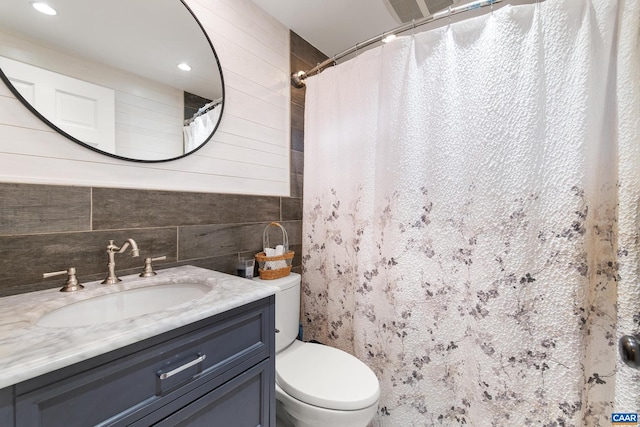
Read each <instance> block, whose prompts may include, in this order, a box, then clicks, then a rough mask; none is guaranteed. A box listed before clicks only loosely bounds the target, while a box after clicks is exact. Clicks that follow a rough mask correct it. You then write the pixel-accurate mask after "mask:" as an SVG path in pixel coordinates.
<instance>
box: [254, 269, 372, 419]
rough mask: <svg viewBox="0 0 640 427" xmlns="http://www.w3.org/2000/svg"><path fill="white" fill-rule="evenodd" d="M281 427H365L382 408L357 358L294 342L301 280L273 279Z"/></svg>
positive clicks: (369, 373)
mask: <svg viewBox="0 0 640 427" xmlns="http://www.w3.org/2000/svg"><path fill="white" fill-rule="evenodd" d="M254 280H256V281H260V282H264V283H265V284H269V285H273V286H277V287H279V288H280V291H279V292H278V293H277V294H276V417H277V422H276V424H277V427H327V426H331V427H366V426H367V425H368V424H369V422H370V421H371V420H372V419H373V417H374V415H375V414H376V411H377V409H378V399H379V397H380V386H379V384H378V379H377V378H376V375H375V374H374V373H373V371H371V369H369V367H368V366H367V365H365V364H364V363H363V362H361V361H360V360H358V359H357V358H356V357H354V356H352V355H350V354H349V353H346V352H344V351H342V350H338V349H336V348H333V347H329V346H326V345H321V344H313V343H305V342H302V341H299V340H297V339H296V337H297V336H298V322H299V316H300V275H299V274H296V273H291V274H290V275H289V276H287V277H283V278H282V279H275V280H264V281H263V280H261V279H260V278H256V279H254Z"/></svg>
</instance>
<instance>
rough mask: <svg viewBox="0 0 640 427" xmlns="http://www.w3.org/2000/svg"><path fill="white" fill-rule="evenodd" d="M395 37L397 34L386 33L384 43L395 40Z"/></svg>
mask: <svg viewBox="0 0 640 427" xmlns="http://www.w3.org/2000/svg"><path fill="white" fill-rule="evenodd" d="M395 38H396V35H395V34H389V35H386V36H384V37H383V38H382V43H391V42H392V41H393V40H395Z"/></svg>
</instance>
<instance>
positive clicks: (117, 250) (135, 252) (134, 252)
mask: <svg viewBox="0 0 640 427" xmlns="http://www.w3.org/2000/svg"><path fill="white" fill-rule="evenodd" d="M129 246H131V256H132V257H137V256H140V249H138V245H137V243H136V241H135V240H133V239H127V241H126V242H124V243H123V244H122V246H121V247H117V246H116V245H114V244H113V240H109V244H108V245H107V255H108V256H109V264H107V267H108V269H109V272H108V275H107V278H106V279H104V280H103V281H102V282H101V283H102V284H103V285H112V284H114V283H118V282H122V280H120V279H118V276H116V260H115V257H116V254H121V253H124V251H126V250H127V248H128V247H129Z"/></svg>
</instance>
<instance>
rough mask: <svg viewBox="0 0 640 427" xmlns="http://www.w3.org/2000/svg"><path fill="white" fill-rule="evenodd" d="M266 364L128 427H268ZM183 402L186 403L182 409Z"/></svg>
mask: <svg viewBox="0 0 640 427" xmlns="http://www.w3.org/2000/svg"><path fill="white" fill-rule="evenodd" d="M269 364H270V361H269V360H264V361H263V362H261V363H260V364H258V365H256V366H254V367H253V368H251V369H249V370H247V371H245V372H243V373H242V374H240V375H238V376H237V377H236V378H234V379H232V380H231V381H228V382H227V383H225V384H223V385H221V386H220V387H218V388H216V389H215V390H213V391H210V392H209V393H206V394H200V397H199V398H197V399H188V398H187V397H188V396H184V397H182V398H180V399H178V400H176V401H175V402H174V403H173V404H172V405H171V406H170V407H169V406H167V407H164V408H162V409H161V410H159V411H157V412H155V413H153V414H151V415H150V416H148V417H146V418H143V419H141V420H139V421H138V422H137V423H135V424H133V425H132V426H131V427H148V426H151V425H153V426H154V427H216V426H219V427H232V426H233V427H264V426H269V425H271V424H270V418H271V417H270V415H271V414H270V412H271V410H272V408H271V406H272V405H271V404H270V396H272V395H273V393H271V392H270V387H271V386H270V384H271V380H270V378H271V375H270V365H269ZM180 401H183V402H180ZM185 402H189V403H188V404H186V405H185V404H184V403H185ZM180 403H183V404H182V405H179V404H180Z"/></svg>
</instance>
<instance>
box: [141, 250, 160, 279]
mask: <svg viewBox="0 0 640 427" xmlns="http://www.w3.org/2000/svg"><path fill="white" fill-rule="evenodd" d="M165 259H167V256H166V255H163V256H159V257H157V258H145V259H144V270H142V273H140V277H153V276H155V275H156V274H158V273H156V272H155V271H153V266H152V265H151V262H153V261H164V260H165Z"/></svg>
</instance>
